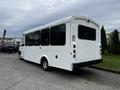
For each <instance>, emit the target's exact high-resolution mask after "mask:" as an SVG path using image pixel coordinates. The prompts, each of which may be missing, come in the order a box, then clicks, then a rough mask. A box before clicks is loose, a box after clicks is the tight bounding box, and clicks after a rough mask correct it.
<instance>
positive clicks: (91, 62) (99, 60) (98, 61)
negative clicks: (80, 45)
mask: <svg viewBox="0 0 120 90" xmlns="http://www.w3.org/2000/svg"><path fill="white" fill-rule="evenodd" d="M99 63H102V59H98V60H92V61H88V62H82V63H74V64H73V70H75V69H79V68H80V67H85V66H90V65H94V64H99Z"/></svg>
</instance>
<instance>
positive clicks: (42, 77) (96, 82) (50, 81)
mask: <svg viewBox="0 0 120 90" xmlns="http://www.w3.org/2000/svg"><path fill="white" fill-rule="evenodd" d="M0 90H120V75H119V74H115V73H111V72H106V71H102V70H97V69H93V68H89V67H86V68H82V69H80V71H78V72H74V73H73V72H69V71H65V70H60V69H52V70H51V71H49V72H46V71H44V70H43V69H42V68H41V66H40V65H38V64H35V63H31V62H27V61H24V60H19V58H18V55H17V54H1V53H0Z"/></svg>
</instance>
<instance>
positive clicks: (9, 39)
mask: <svg viewBox="0 0 120 90" xmlns="http://www.w3.org/2000/svg"><path fill="white" fill-rule="evenodd" d="M2 40H3V34H2V33H0V45H2ZM22 43H23V39H22V38H13V37H8V36H6V37H5V39H4V44H5V45H16V44H19V45H21V44H22Z"/></svg>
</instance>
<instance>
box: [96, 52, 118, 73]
mask: <svg viewBox="0 0 120 90" xmlns="http://www.w3.org/2000/svg"><path fill="white" fill-rule="evenodd" d="M96 67H99V68H103V69H108V70H113V71H119V72H120V55H118V54H117V55H115V54H110V53H109V54H105V55H103V62H102V63H101V64H98V65H96Z"/></svg>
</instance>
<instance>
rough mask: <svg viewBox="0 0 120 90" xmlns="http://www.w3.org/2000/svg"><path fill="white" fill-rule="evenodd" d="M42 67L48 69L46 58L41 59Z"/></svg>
mask: <svg viewBox="0 0 120 90" xmlns="http://www.w3.org/2000/svg"><path fill="white" fill-rule="evenodd" d="M42 68H43V69H44V70H45V71H49V65H48V61H47V60H43V61H42Z"/></svg>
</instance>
